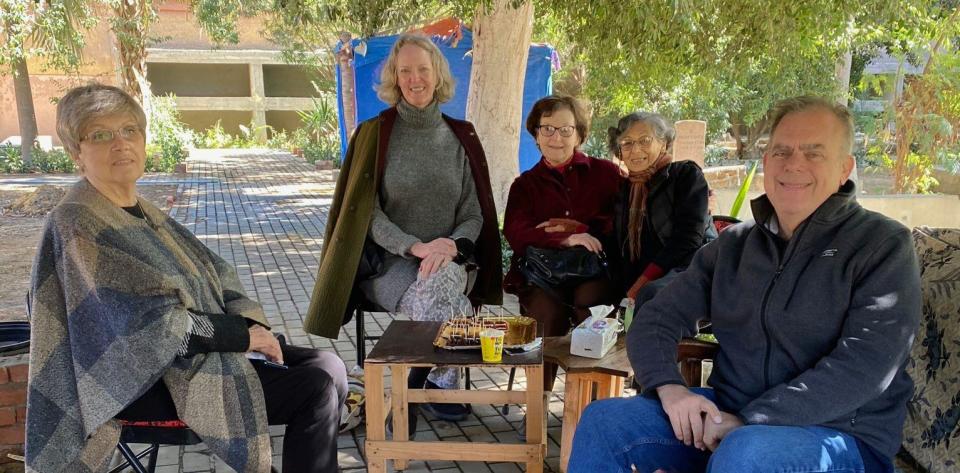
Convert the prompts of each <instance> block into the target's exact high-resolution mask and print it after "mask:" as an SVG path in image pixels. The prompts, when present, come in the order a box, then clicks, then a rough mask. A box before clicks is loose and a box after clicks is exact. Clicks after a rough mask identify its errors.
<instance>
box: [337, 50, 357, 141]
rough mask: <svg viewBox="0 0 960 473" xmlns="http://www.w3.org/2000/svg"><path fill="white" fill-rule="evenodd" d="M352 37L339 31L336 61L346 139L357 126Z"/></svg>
mask: <svg viewBox="0 0 960 473" xmlns="http://www.w3.org/2000/svg"><path fill="white" fill-rule="evenodd" d="M352 40H353V37H352V35H351V34H350V33H347V32H345V31H344V32H341V33H340V42H341V46H340V50H339V51H337V62H338V63H339V64H340V92H341V93H340V95H341V97H340V101H341V105H343V124H344V125H345V126H346V130H345V131H346V136H347V140H349V139H350V137H351V136H353V130H354V129H355V128H356V127H357V91H356V84H357V81H356V79H355V76H354V71H353V43H352V42H351V41H352Z"/></svg>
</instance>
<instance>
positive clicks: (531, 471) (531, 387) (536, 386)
mask: <svg viewBox="0 0 960 473" xmlns="http://www.w3.org/2000/svg"><path fill="white" fill-rule="evenodd" d="M524 372H525V374H526V376H527V443H528V444H539V445H541V455H539V456H538V458H537V459H536V460H534V461H529V462H527V473H542V472H543V457H544V456H545V455H546V451H545V450H546V443H545V440H546V435H547V432H546V430H547V426H546V417H545V416H544V408H545V407H544V405H543V366H530V367H526V368H524Z"/></svg>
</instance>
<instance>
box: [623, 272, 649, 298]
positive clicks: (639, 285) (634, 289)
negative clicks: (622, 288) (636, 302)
mask: <svg viewBox="0 0 960 473" xmlns="http://www.w3.org/2000/svg"><path fill="white" fill-rule="evenodd" d="M648 282H650V280H649V279H647V277H646V276H640V277H639V278H637V282H635V283H633V286H630V289H628V290H627V297H628V298H629V299H630V300H633V299H636V298H637V293H638V292H640V289H643V286H646V285H647V283H648Z"/></svg>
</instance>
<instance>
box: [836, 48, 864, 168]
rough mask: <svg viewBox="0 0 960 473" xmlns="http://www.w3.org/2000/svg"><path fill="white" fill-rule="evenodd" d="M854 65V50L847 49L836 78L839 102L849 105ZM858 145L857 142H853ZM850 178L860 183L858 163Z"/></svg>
mask: <svg viewBox="0 0 960 473" xmlns="http://www.w3.org/2000/svg"><path fill="white" fill-rule="evenodd" d="M852 67H853V52H852V51H850V50H849V49H847V51H846V52H844V53H843V55H842V56H840V59H839V60H837V68H836V78H837V103H838V104H840V105H843V106H847V103H848V102H849V98H850V69H851V68H852ZM853 145H854V147H856V143H854V144H853ZM850 180H851V181H853V182H857V183H859V181H860V175H859V173H858V172H857V163H856V162H854V163H853V170H852V171H850Z"/></svg>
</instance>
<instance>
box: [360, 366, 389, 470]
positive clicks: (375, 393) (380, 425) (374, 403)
mask: <svg viewBox="0 0 960 473" xmlns="http://www.w3.org/2000/svg"><path fill="white" fill-rule="evenodd" d="M363 373H364V390H365V392H366V396H367V400H366V405H367V445H366V447H365V449H364V450H365V454H366V457H367V471H369V472H371V473H381V472H386V471H387V462H386V460H385V459H384V458H382V457H380V456H379V455H377V454H376V452H373V451H371V448H370V441H379V440H386V438H387V433H386V429H385V428H384V422H386V416H387V414H386V412H385V411H384V405H383V400H384V391H383V366H380V365H371V364H368V363H364V365H363Z"/></svg>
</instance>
